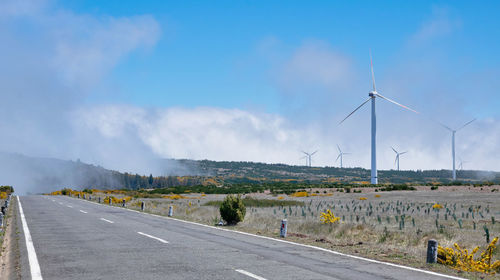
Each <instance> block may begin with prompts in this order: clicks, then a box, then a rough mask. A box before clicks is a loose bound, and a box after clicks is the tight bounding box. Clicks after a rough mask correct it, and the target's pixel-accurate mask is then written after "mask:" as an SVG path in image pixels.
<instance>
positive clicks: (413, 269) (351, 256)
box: [69, 197, 467, 280]
mask: <svg viewBox="0 0 500 280" xmlns="http://www.w3.org/2000/svg"><path fill="white" fill-rule="evenodd" d="M69 198H72V199H77V198H73V197H69ZM84 201H85V202H89V203H94V204H97V205H101V206H107V207H115V208H118V209H123V210H127V211H131V212H136V213H139V214H145V215H150V216H154V217H159V218H163V219H168V220H174V221H178V222H182V223H187V224H192V225H198V226H202V227H207V228H212V229H216V230H221V231H227V232H234V233H239V234H243V235H248V236H253V237H257V238H262V239H268V240H273V241H277V242H282V243H287V244H291V245H295V246H301V247H306V248H311V249H316V250H320V251H323V252H328V253H331V254H334V255H339V256H343V257H348V258H353V259H357V260H363V261H366V262H372V263H376V264H383V265H387V266H392V267H397V268H402V269H407V270H411V271H416V272H421V273H426V274H430V275H434V276H440V277H444V278H448V279H455V280H467V279H466V278H460V277H456V276H452V275H446V274H441V273H437V272H434V271H428V270H423V269H419V268H414V267H409V266H404V265H399V264H394V263H388V262H383V261H377V260H373V259H368V258H364V257H359V256H354V255H349V254H344V253H340V252H337V251H332V250H329V249H325V248H321V247H317V246H313V245H306V244H300V243H296V242H292V241H288V240H282V239H277V238H273V237H267V236H262V235H256V234H252V233H248V232H243V231H237V230H232V229H225V228H219V227H214V226H209V225H205V224H200V223H195V222H191V221H185V220H180V219H177V218H172V217H166V216H161V215H156V214H151V213H146V212H141V211H137V210H132V209H128V208H123V207H116V206H112V205H107V204H102V203H97V202H93V201H88V200H84Z"/></svg>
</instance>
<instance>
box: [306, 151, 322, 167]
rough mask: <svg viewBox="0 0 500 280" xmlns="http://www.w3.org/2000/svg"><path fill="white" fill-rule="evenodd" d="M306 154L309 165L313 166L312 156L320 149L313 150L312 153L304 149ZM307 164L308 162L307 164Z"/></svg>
mask: <svg viewBox="0 0 500 280" xmlns="http://www.w3.org/2000/svg"><path fill="white" fill-rule="evenodd" d="M302 152H303V153H304V154H306V157H307V160H306V163H307V161H309V167H311V162H312V156H313V155H314V154H315V153H317V152H318V150H316V151H314V152H312V153H306V152H304V151H302ZM306 165H307V164H306Z"/></svg>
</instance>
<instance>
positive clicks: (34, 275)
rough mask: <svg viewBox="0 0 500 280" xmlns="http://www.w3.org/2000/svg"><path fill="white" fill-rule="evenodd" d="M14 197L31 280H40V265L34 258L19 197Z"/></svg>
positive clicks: (33, 247)
mask: <svg viewBox="0 0 500 280" xmlns="http://www.w3.org/2000/svg"><path fill="white" fill-rule="evenodd" d="M16 197H17V203H18V204H19V215H20V216H21V223H22V224H23V231H24V237H25V239H26V249H27V250H28V262H29V264H30V273H31V279H32V280H42V279H43V278H42V272H41V271H40V265H39V264H38V259H37V257H36V252H35V246H33V239H32V238H31V234H30V230H29V228H28V223H27V222H26V218H25V216H24V211H23V207H22V206H21V201H20V200H19V196H16Z"/></svg>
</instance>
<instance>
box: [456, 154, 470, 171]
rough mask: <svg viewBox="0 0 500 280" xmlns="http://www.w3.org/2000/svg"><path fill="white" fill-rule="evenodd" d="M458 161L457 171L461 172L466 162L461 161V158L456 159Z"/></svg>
mask: <svg viewBox="0 0 500 280" xmlns="http://www.w3.org/2000/svg"><path fill="white" fill-rule="evenodd" d="M458 161H459V162H460V163H459V164H458V170H463V168H464V163H467V162H468V161H466V160H462V158H460V157H458Z"/></svg>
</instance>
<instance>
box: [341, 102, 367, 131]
mask: <svg viewBox="0 0 500 280" xmlns="http://www.w3.org/2000/svg"><path fill="white" fill-rule="evenodd" d="M370 99H372V98H371V97H370V98H368V99H367V100H366V101H365V102H363V103H361V105H359V106H358V108H356V109H355V110H354V111H352V112H351V113H350V114H349V115H347V117H345V118H344V119H343V120H342V121H341V122H339V125H341V124H342V123H343V122H344V121H345V120H347V118H349V117H350V116H351V115H352V114H354V112H356V111H357V110H359V108H361V107H363V105H365V104H366V103H367V102H368V101H370Z"/></svg>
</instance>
